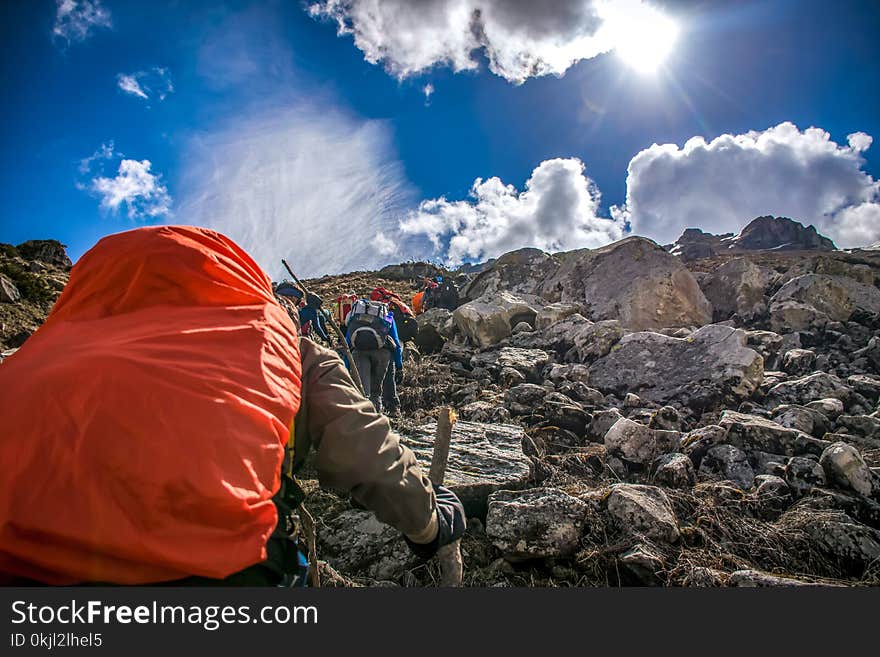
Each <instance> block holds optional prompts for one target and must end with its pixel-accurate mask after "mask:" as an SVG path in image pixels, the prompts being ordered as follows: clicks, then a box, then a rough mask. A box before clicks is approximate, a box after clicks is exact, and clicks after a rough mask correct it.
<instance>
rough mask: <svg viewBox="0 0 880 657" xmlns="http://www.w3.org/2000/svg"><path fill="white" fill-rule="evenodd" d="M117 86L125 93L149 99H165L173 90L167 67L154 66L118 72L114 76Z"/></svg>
mask: <svg viewBox="0 0 880 657" xmlns="http://www.w3.org/2000/svg"><path fill="white" fill-rule="evenodd" d="M116 84H117V86H118V87H119V88H120V89H121V90H122V91H124V92H125V93H127V94H130V95H132V96H137V97H138V98H143V99H144V100H149V99H150V98H158V99H159V100H160V101H161V100H165V98H167V97H168V95H169V94H171V93H173V92H174V83H173V82H172V81H171V73H170V72H169V71H168V69H167V68H162V67H160V66H154V67H153V68H151V69H149V70H147V71H138V72H137V73H120V74H118V75H117V76H116Z"/></svg>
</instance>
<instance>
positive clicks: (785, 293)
mask: <svg viewBox="0 0 880 657" xmlns="http://www.w3.org/2000/svg"><path fill="white" fill-rule="evenodd" d="M853 284H854V285H855V284H856V283H855V281H853ZM803 306H806V307H807V309H808V308H813V309H815V311H816V312H817V313H818V314H810V313H809V311H808V310H807V309H803ZM795 308H797V309H802V312H803V313H804V316H803V318H800V317H799V316H797V315H796V314H794V311H793V309H795ZM854 308H855V306H854V304H853V302H852V299H850V294H849V291H848V289H847V287H846V286H845V285H843V284H841V282H840V279H838V278H836V277H831V276H825V275H823V274H805V275H803V276H798V277H797V278H793V279H792V280H790V281H788V282H787V283H786V284H785V285H783V286H782V287H781V288H779V291H778V292H776V294H774V295H773V297H772V298H771V299H770V313H771V324H772V325H773V330H774V331H778V332H787V331H786V329H788V330H793V331H797V330H804V329H807V328H809V327H810V326H811V325H813V324H816V323H818V322H819V321H820V320H824V321H836V322H844V321H846V320H848V319H849V318H850V315H852V312H853V309H854Z"/></svg>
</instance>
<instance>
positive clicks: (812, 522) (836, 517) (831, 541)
mask: <svg viewBox="0 0 880 657" xmlns="http://www.w3.org/2000/svg"><path fill="white" fill-rule="evenodd" d="M803 530H804V531H805V532H806V533H807V534H808V535H809V536H810V538H811V539H812V540H813V542H814V544H815V545H816V546H817V547H818V548H820V549H821V550H822V551H823V552H824V553H825V554H826V555H827V556H828V557H829V558H830V559H832V560H833V561H834V562H835V563H836V564H837V565H838V566H840V567H841V568H842V569H844V570H845V571H846V572H848V573H849V574H851V575H853V576H856V577H861V576H862V575H863V573H864V570H865V568H867V567H868V565H869V564H872V563H874V562H876V561H877V560H878V559H880V531H878V530H876V529H873V528H871V527H866V526H865V525H862V524H860V523H858V522H856V521H855V520H853V519H852V518H851V517H849V516H848V515H847V514H846V513H842V512H840V511H828V512H824V513H817V514H815V515H813V516H812V517H810V518H809V521H808V522H805V523H803Z"/></svg>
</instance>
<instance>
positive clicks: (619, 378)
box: [590, 324, 764, 405]
mask: <svg viewBox="0 0 880 657" xmlns="http://www.w3.org/2000/svg"><path fill="white" fill-rule="evenodd" d="M745 341H746V336H745V333H744V332H743V331H740V330H738V329H732V328H729V327H726V326H719V325H717V324H713V325H709V326H704V327H702V328H701V329H700V330H698V331H697V332H696V333H694V334H693V335H692V336H691V337H689V338H685V339H680V338H671V337H667V336H664V335H661V334H659V333H648V332H642V333H631V334H629V335H625V336H624V337H623V338H621V340H620V342H619V343H618V344H617V346H616V347H615V348H614V349H613V350H612V352H611V353H610V354H608V355H607V356H605V357H604V358H601V359H599V360H598V361H596V362H595V363H593V364H592V365H591V367H590V381H591V384H592V385H593V386H595V387H596V388H598V389H599V390H602V391H605V392H614V393H616V394H620V393H623V394H625V393H626V392H635V393H637V394H638V395H639V396H640V397H641V398H642V399H645V400H648V401H652V402H657V403H666V402H669V401H672V400H679V401H682V402H683V403H689V404H697V405H703V404H708V403H709V402H710V401H711V400H712V399H716V398H719V397H727V396H732V397H739V398H745V397H748V396H749V395H751V394H752V393H753V392H754V391H755V390H756V389H757V388H758V386H759V385H760V384H761V382H762V381H763V373H764V367H763V359H762V358H761V356H760V355H759V354H758V353H757V352H756V351H754V350H752V349H749V348H748V347H746V346H745Z"/></svg>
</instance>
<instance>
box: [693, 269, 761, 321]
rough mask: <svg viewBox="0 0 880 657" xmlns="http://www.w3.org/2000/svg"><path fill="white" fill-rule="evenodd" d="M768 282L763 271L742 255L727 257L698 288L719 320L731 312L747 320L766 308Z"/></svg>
mask: <svg viewBox="0 0 880 657" xmlns="http://www.w3.org/2000/svg"><path fill="white" fill-rule="evenodd" d="M768 283H769V276H768V274H767V272H766V271H765V270H764V269H762V268H761V267H758V266H757V265H755V264H754V263H752V262H751V261H749V260H747V259H745V258H735V259H733V260H730V261H728V262H726V263H724V264H723V265H721V266H720V267H719V268H718V269H716V270H715V271H714V272H712V273H711V274H710V275H709V276H708V277H707V278H706V279H705V280H703V281H701V282H700V287H701V288H702V290H703V293H704V294H705V295H706V298H707V299H708V300H709V303H711V304H712V308H713V310H714V314H713V318H714V320H715V321H717V322H720V321H724V320H726V319H730V317H731V316H733V315H734V314H736V315H739V316H740V317H742V318H746V319H750V318H752V317H755V316H756V315H760V314H762V313H764V312H766V310H767V304H766V301H765V299H764V292H765V290H766V288H767V284H768Z"/></svg>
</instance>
